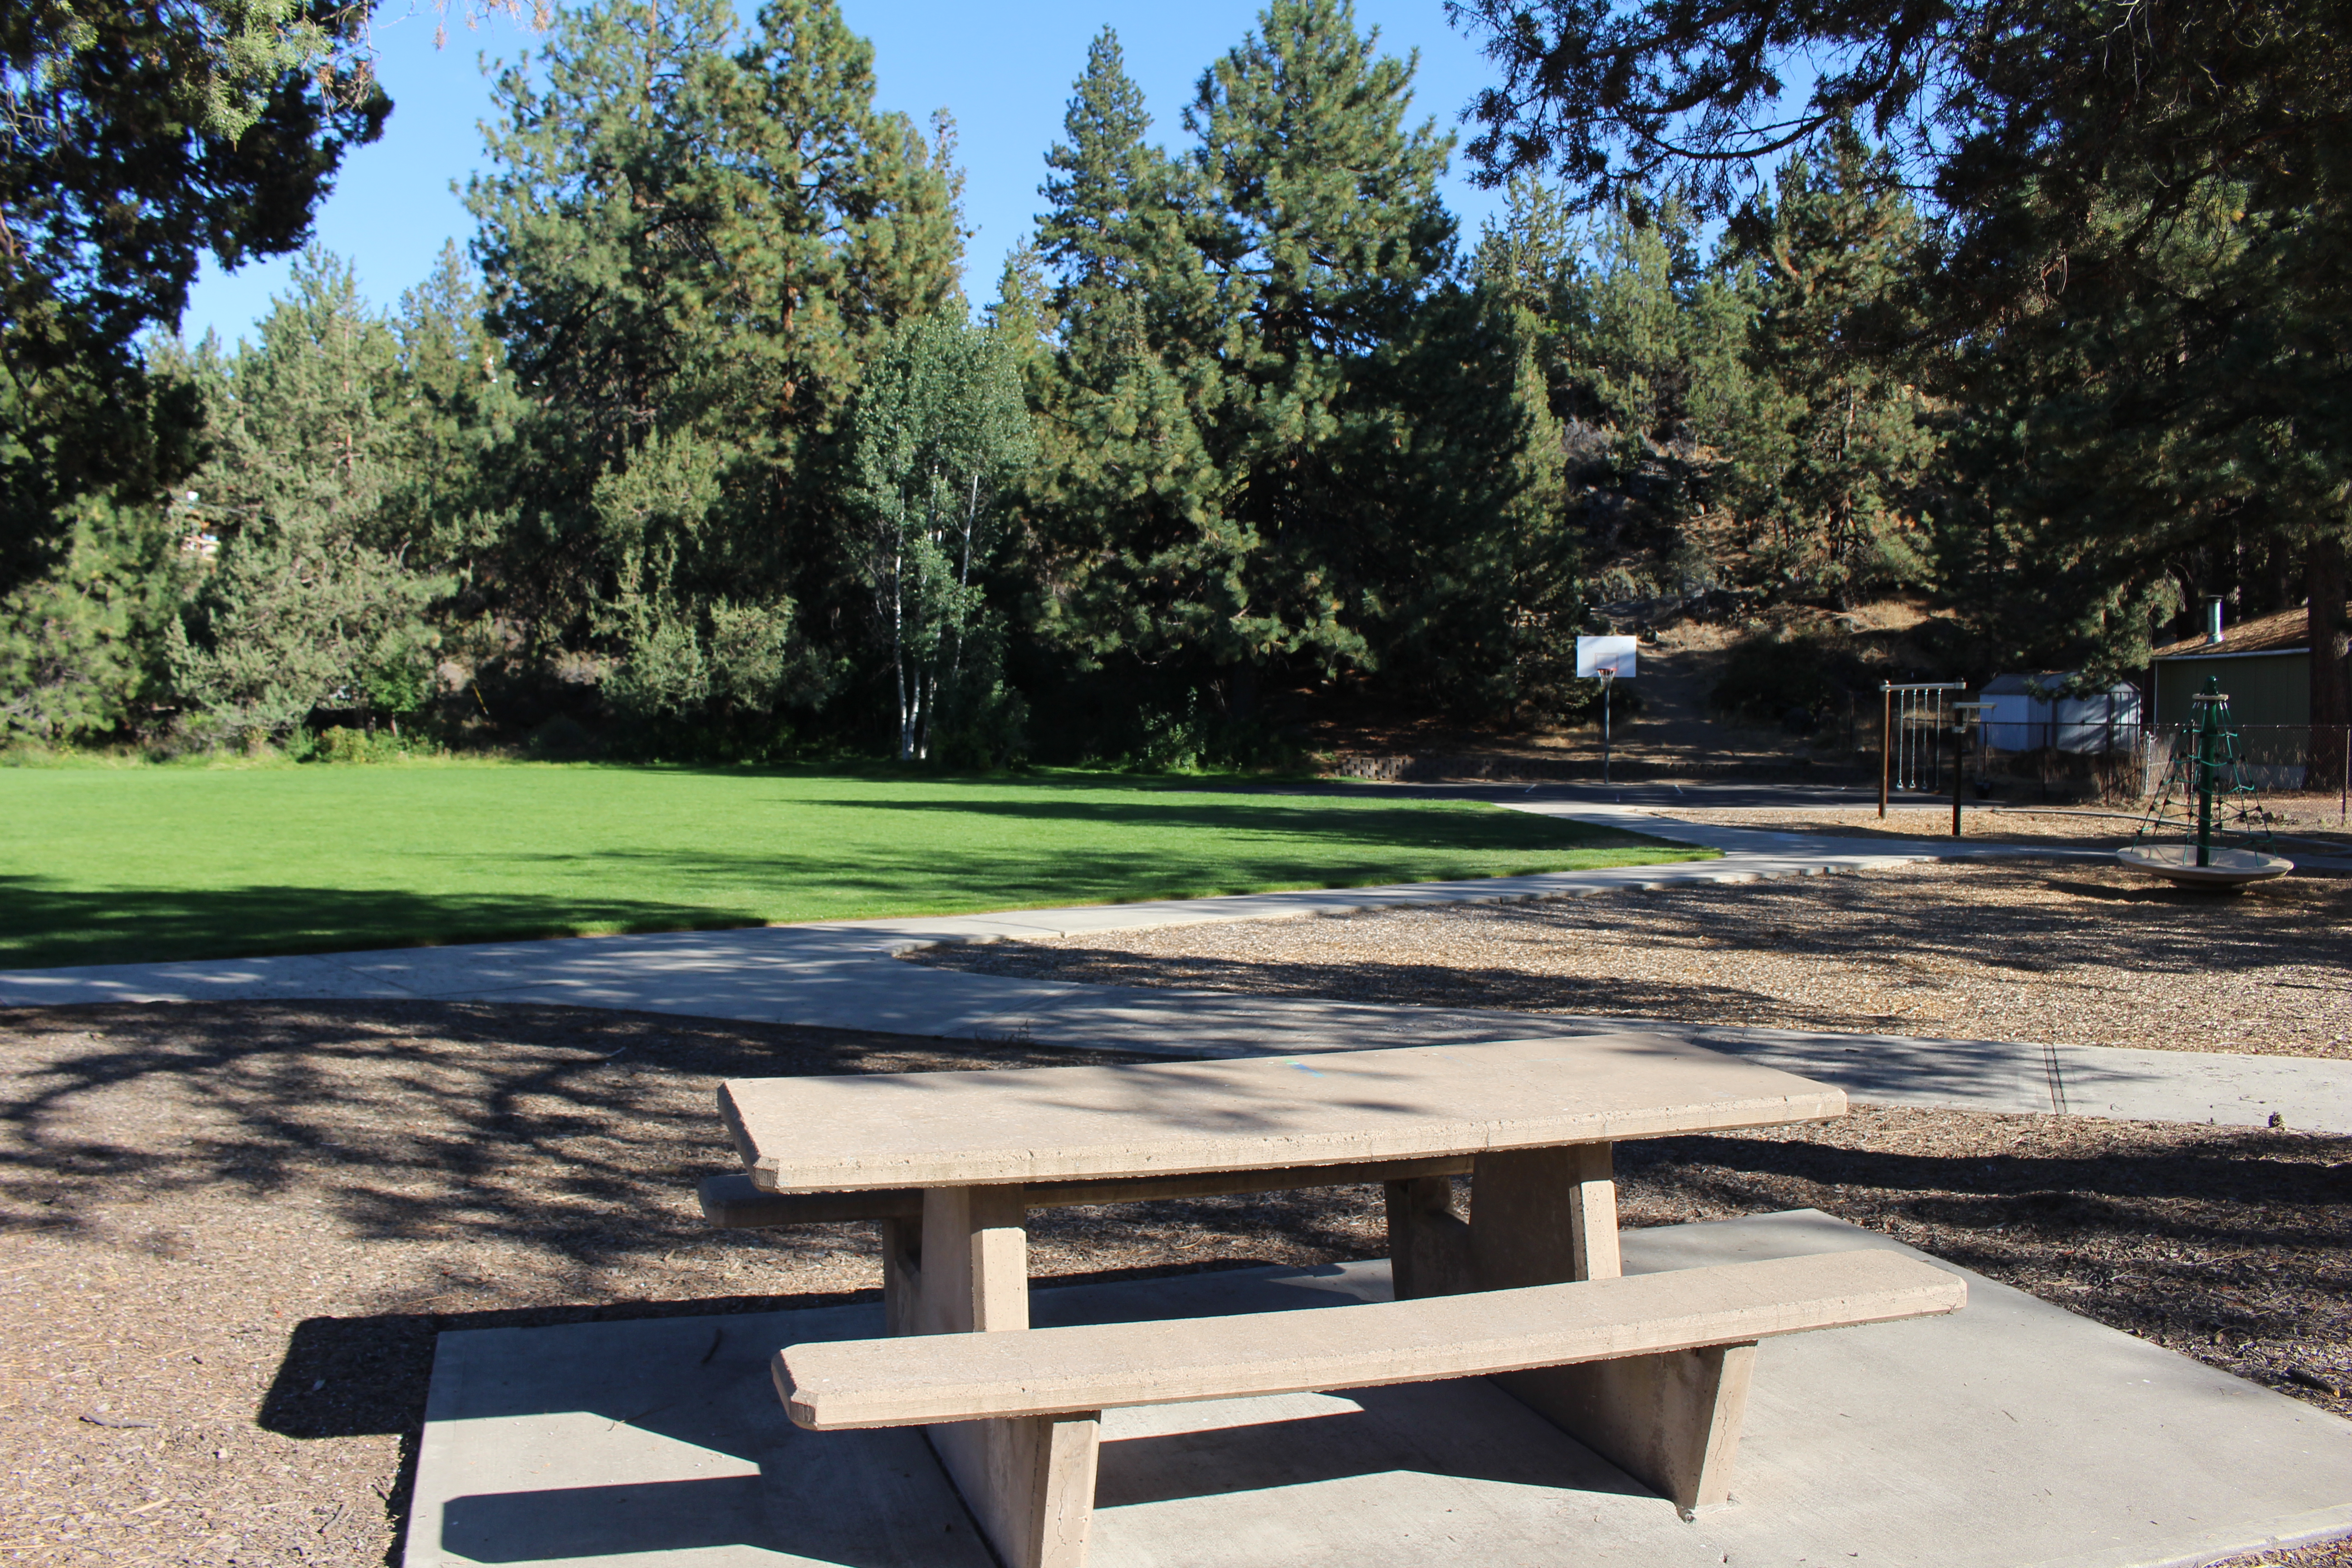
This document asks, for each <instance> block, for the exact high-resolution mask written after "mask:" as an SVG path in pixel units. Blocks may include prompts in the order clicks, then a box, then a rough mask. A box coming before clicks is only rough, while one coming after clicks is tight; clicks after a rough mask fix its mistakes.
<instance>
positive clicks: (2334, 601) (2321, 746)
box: [2303, 536, 2352, 790]
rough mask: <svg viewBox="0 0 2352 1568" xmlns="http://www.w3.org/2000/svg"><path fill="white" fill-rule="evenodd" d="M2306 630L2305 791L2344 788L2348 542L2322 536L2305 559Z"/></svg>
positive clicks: (2351, 719) (2351, 713)
mask: <svg viewBox="0 0 2352 1568" xmlns="http://www.w3.org/2000/svg"><path fill="white" fill-rule="evenodd" d="M2303 586H2304V592H2305V595H2307V598H2306V602H2305V609H2304V616H2305V623H2304V624H2305V632H2306V635H2307V637H2308V639H2309V643H2310V647H2311V749H2310V755H2309V759H2308V763H2307V766H2306V770H2305V774H2304V787H2305V789H2312V790H2338V789H2342V788H2343V787H2344V741H2345V735H2346V732H2347V731H2346V726H2347V725H2352V676H2348V675H2347V670H2346V668H2345V617H2344V594H2345V582H2344V541H2343V540H2342V539H2341V538H2338V537H2329V536H2322V537H2321V538H2318V539H2315V540H2314V541H2313V542H2312V544H2311V549H2310V552H2309V553H2308V554H2306V555H2305V558H2304V571H2303Z"/></svg>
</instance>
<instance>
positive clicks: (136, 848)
mask: <svg viewBox="0 0 2352 1568" xmlns="http://www.w3.org/2000/svg"><path fill="white" fill-rule="evenodd" d="M1706 858H1713V852H1712V851H1709V850H1704V849H1695V848H1692V847H1687V846H1683V845H1675V844H1669V843H1665V842H1664V841H1661V840H1658V839H1653V838H1646V837H1642V836H1639V835H1636V834H1631V833H1624V832H1620V831H1616V830H1612V829H1605V828H1595V827H1589V826H1583V825H1581V824H1576V823H1569V822H1562V821H1560V820H1559V819H1557V818H1551V817H1542V816H1533V815H1530V814H1528V813H1524V812H1514V811H1507V810H1504V809H1502V808H1499V807H1496V806H1489V805H1481V804H1477V803H1472V802H1461V801H1430V800H1419V799H1398V798H1393V797H1388V798H1383V797H1379V796H1374V795H1356V794H1353V793H1340V794H1280V793H1258V792H1254V791H1249V790H1237V789H1234V788H1233V787H1231V786H1230V785H1220V784H1189V783H1186V782H1183V781H1170V780H1160V779H1146V780H1139V779H1135V778H1131V777H1125V776H1121V775H1114V774H1102V773H1065V772H1055V773H1038V774H1034V775H1022V776H1019V777H1015V778H942V777H938V776H931V775H906V774H897V773H889V772H887V771H883V770H872V769H869V770H852V771H832V772H823V771H816V770H803V769H756V770H755V769H749V768H689V767H633V766H624V765H618V764H607V763H497V762H476V761H470V760H449V761H441V762H432V763H405V764H392V765H370V766H326V765H316V764H314V765H310V766H302V767H295V766H290V765H282V766H261V767H233V766H232V767H211V768H196V767H171V766H164V767H51V768H10V769H0V968H7V969H34V968H51V967H58V966H66V965H77V964H92V963H142V962H163V961H168V960H185V959H200V958H250V957H260V956H266V955H269V954H278V953H301V952H348V951H358V950H364V949H371V948H386V947H408V946H432V945H440V944H446V943H450V942H492V941H511V940H525V939H531V938H541V937H555V936H588V935H602V934H610V933H614V932H622V931H690V930H714V929H725V928H731V927H741V926H757V925H777V924H791V923H797V922H804V921H832V920H858V919H873V918H882V917H892V916H917V915H946V914H968V913H976V912H981V911H985V910H1018V909H1040V908H1053V907H1058V906H1065V905H1083V904H1113V903H1122V902H1134V901H1139V900H1151V899H1171V898H1204V897H1212V896H1216V895H1220V894H1231V893H1248V892H1277V891H1293V890H1298V889H1324V888H1349V887H1370V886H1377V885H1381V884H1384V883H1399V882H1432V881H1454V880H1463V879H1482V878H1491V877H1507V876H1517V875H1525V874H1528V873H1533V872H1541V871H1566V870H1583V869H1590V868H1597V867H1606V866H1623V865H1646V864H1656V863H1664V862H1669V861H1678V860H1692V859H1706Z"/></svg>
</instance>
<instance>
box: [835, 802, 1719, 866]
mask: <svg viewBox="0 0 2352 1568" xmlns="http://www.w3.org/2000/svg"><path fill="white" fill-rule="evenodd" d="M794 804H795V805H811V806H829V807H833V808H835V809H838V810H843V811H894V812H906V813H909V814H913V815H917V816H974V817H995V818H1008V819H1013V820H1018V821H1034V822H1068V823H1086V824H1090V825H1099V826H1110V827H1116V828H1120V829H1129V830H1131V829H1135V828H1177V829H1183V830H1186V831H1197V832H1201V833H1205V834H1212V835H1225V834H1250V835H1260V834H1263V835H1269V836H1273V837H1284V838H1297V839H1300V840H1302V841H1307V842H1312V843H1315V844H1330V843H1335V842H1336V843H1343V844H1356V845H1362V846H1366V847H1378V848H1381V849H1384V850H1389V851H1396V850H1408V849H1409V850H1428V849H1440V850H1449V851H1461V852H1486V851H1493V852H1500V853H1508V852H1510V851H1512V850H1526V849H1545V848H1550V847H1559V846H1581V847H1641V848H1657V849H1675V850H1683V851H1685V852H1687V851H1688V850H1689V846H1687V845H1681V844H1673V843H1669V842H1668V841H1667V840H1665V839H1662V838H1652V837H1646V836H1645V835H1643V834H1639V833H1632V832H1627V831H1625V830H1624V829H1622V828H1615V827H1598V826H1592V825H1591V824H1588V823H1581V822H1574V821H1570V820H1567V819H1565V818H1561V817H1557V816H1535V815H1533V814H1531V813H1528V812H1516V811H1501V810H1497V809H1496V808H1494V807H1492V806H1489V805H1482V804H1478V803H1475V802H1466V801H1448V802H1425V803H1414V804H1409V805H1408V804H1390V803H1385V802H1362V803H1357V802H1348V801H1342V800H1334V799H1332V798H1330V797H1326V796H1299V797H1289V796H1265V795H1210V794H1206V793H1205V792H1204V794H1203V795H1202V798H1201V799H1200V800H1199V801H1198V802H1197V803H1192V804H1178V803H1176V802H1174V801H1171V800H1167V799H1164V798H1162V799H1154V800H1151V801H1149V802H1131V801H1105V800H1064V799H1051V798H1029V797H1024V798H1022V799H1018V800H939V799H929V798H924V797H920V796H905V797H899V798H895V799H877V798H865V799H861V798H858V797H856V796H848V795H841V796H830V797H828V796H815V797H811V798H807V799H803V800H799V801H796V802H795V803H794Z"/></svg>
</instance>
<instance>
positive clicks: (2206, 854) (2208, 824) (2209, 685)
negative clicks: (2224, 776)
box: [2197, 675, 2221, 866]
mask: <svg viewBox="0 0 2352 1568" xmlns="http://www.w3.org/2000/svg"><path fill="white" fill-rule="evenodd" d="M2204 708H2205V717H2204V718H2203V719H2202V720H2201V721H2200V722H2199V723H2198V726H2197V863H2198V864H2199V865H2200V866H2210V865H2211V864H2212V863H2213V742H2214V739H2215V738H2216V737H2217V736H2219V735H2220V734H2221V677H2220V676H2218V675H2209V676H2207V677H2206V678H2205V703H2204Z"/></svg>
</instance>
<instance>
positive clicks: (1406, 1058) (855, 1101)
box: [719, 1031, 1845, 1192]
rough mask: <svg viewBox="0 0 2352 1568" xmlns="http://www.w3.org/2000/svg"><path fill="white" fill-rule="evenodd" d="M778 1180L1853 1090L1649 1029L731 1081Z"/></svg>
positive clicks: (1407, 1152)
mask: <svg viewBox="0 0 2352 1568" xmlns="http://www.w3.org/2000/svg"><path fill="white" fill-rule="evenodd" d="M719 1110H720V1113H721V1114H722V1115H724V1116H725V1117H726V1119H727V1125H728V1130H729V1131H730V1133H732V1134H733V1136H734V1139H735V1145H736V1148H737V1149H738V1150H739V1151H740V1152H741V1154H742V1156H743V1163H744V1165H745V1167H746V1168H747V1169H748V1170H749V1171H750V1172H751V1179H752V1181H753V1182H754V1183H755V1184H757V1185H759V1186H761V1187H764V1188H766V1189H768V1190H770V1191H773V1192H854V1191H860V1190H864V1189H867V1188H876V1187H940V1186H987V1185H993V1184H1002V1183H1012V1182H1043V1181H1066V1180H1076V1179H1084V1178H1087V1177H1097V1176H1102V1177H1108V1176H1150V1175H1177V1174H1183V1173H1199V1172H1212V1171H1261V1170H1282V1169H1286V1168H1288V1167H1292V1166H1298V1165H1324V1164H1339V1163H1351V1162H1356V1161H1369V1160H1404V1159H1423V1158H1433V1157H1439V1156H1449V1155H1462V1154H1477V1153H1481V1152H1486V1151H1490V1150H1502V1149H1538V1148H1548V1147H1551V1146H1554V1145H1558V1144H1562V1143H1587V1142H1614V1141H1616V1140H1618V1139H1623V1138H1646V1137H1654V1136H1658V1135H1662V1134H1667V1133H1675V1132H1697V1131H1715V1130H1721V1129H1727V1128H1736V1127H1763V1126H1773V1125H1778V1124H1781V1123H1786V1122H1795V1121H1826V1120H1828V1119H1830V1118H1832V1117H1834V1116H1840V1115H1843V1113H1844V1111H1845V1094H1844V1091H1843V1090H1842V1089H1834V1088H1832V1087H1831V1086H1829V1085H1827V1084H1821V1083H1815V1082H1813V1081H1812V1080H1811V1079H1802V1078H1799V1077H1797V1076H1796V1075H1795V1074H1793V1073H1786V1072H1782V1071H1780V1070H1779V1069H1778V1068H1767V1067H1759V1066H1757V1065H1756V1064H1754V1063H1751V1062H1744V1061H1741V1060H1739V1059H1738V1058H1736V1057H1728V1056H1725V1055H1723V1054H1721V1053H1720V1052H1716V1051H1710V1050H1706V1049H1704V1048H1702V1047H1696V1046H1693V1045H1690V1044H1688V1043H1687V1042H1685V1041H1681V1040H1676V1039H1673V1038H1671V1037H1665V1036H1662V1035H1654V1034H1641V1033H1634V1032H1630V1031H1629V1032H1626V1033H1622V1034H1608V1035H1591V1036H1574V1037H1550V1038H1545V1039H1536V1040H1505V1041H1496V1042H1489V1043H1484V1044H1478V1045H1442V1046H1407V1047H1395V1048H1391V1049H1384V1050H1374V1051H1320V1052H1316V1053H1313V1054H1310V1055H1306V1056H1296V1057H1278V1056H1268V1057H1239V1058H1223V1059H1220V1060H1214V1061H1182V1062H1146V1063H1135V1064H1129V1065H1122V1066H1115V1067H1066V1068H1029V1069H1027V1070H1022V1071H1003V1070H998V1071H990V1070H982V1071H976V1072H927V1073H874V1074H867V1075H864V1076H858V1077H841V1078H772V1079H730V1080H729V1081H728V1082H726V1083H723V1084H721V1085H720V1086H719Z"/></svg>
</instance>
